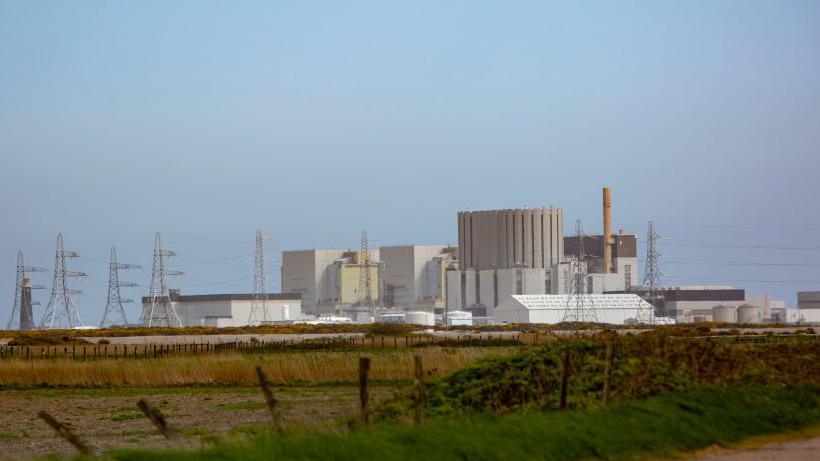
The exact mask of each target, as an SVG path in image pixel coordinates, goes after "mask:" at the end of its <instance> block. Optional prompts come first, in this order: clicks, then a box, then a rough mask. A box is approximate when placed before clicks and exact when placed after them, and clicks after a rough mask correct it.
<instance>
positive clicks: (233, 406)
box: [220, 401, 267, 411]
mask: <svg viewBox="0 0 820 461" xmlns="http://www.w3.org/2000/svg"><path fill="white" fill-rule="evenodd" d="M220 408H221V409H222V410H225V411H234V410H262V409H265V408H267V405H266V404H265V402H252V401H247V402H236V403H226V404H224V405H221V406H220Z"/></svg>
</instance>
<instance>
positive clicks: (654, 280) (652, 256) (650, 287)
mask: <svg viewBox="0 0 820 461" xmlns="http://www.w3.org/2000/svg"><path fill="white" fill-rule="evenodd" d="M660 238H661V236H660V235H658V233H657V232H655V223H654V222H653V221H649V230H648V231H647V232H646V264H645V265H644V276H643V284H642V285H643V286H642V289H641V291H642V292H643V293H644V299H646V301H648V302H649V303H650V304H652V306H654V311H655V312H654V313H655V315H660V316H662V317H666V316H667V315H668V313H667V312H666V302H664V299H663V296H662V295H661V290H660V288H661V275H663V274H662V273H661V270H660V264H659V262H660V258H661V255H660V254H659V253H658V248H657V242H658V239H660ZM654 317H655V316H654V315H653V317H652V319H640V318H639V320H644V321H652V320H653V319H654Z"/></svg>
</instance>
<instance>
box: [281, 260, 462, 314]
mask: <svg viewBox="0 0 820 461" xmlns="http://www.w3.org/2000/svg"><path fill="white" fill-rule="evenodd" d="M369 251H370V257H369V258H368V263H367V266H368V267H367V270H368V271H369V272H370V289H371V293H370V299H371V300H372V303H373V305H374V307H378V308H397V309H404V310H423V311H430V312H433V310H435V309H442V308H443V307H444V294H445V289H444V288H445V283H446V281H445V273H446V271H447V270H448V269H452V268H455V267H458V261H457V260H456V256H455V254H456V248H455V247H453V246H448V245H400V246H382V247H380V248H378V249H373V250H369ZM360 253H361V251H357V250H340V249H315V250H295V251H283V252H282V290H283V292H285V293H298V294H300V295H301V297H302V308H303V309H304V310H305V312H306V313H310V314H313V315H320V316H325V315H331V314H334V315H346V314H351V313H352V315H355V313H354V312H353V311H354V310H355V309H354V308H355V307H356V306H358V304H359V303H360V301H361V300H362V298H363V296H362V294H361V293H360V292H359V290H360V285H361V284H360V281H361V275H362V274H361V271H362V270H364V269H363V265H362V264H361V261H362V260H363V258H360Z"/></svg>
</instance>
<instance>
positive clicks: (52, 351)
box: [0, 333, 547, 361]
mask: <svg viewBox="0 0 820 461" xmlns="http://www.w3.org/2000/svg"><path fill="white" fill-rule="evenodd" d="M546 339H547V337H546V336H544V335H540V336H539V335H538V334H507V335H499V334H491V333H488V334H482V335H456V336H370V337H364V336H350V337H325V338H294V339H287V340H280V341H275V340H274V341H259V340H249V341H229V342H220V343H199V342H192V343H178V344H106V345H95V344H73V345H61V346H0V359H2V358H22V359H29V360H36V359H57V358H60V359H73V360H77V361H88V360H98V359H148V358H162V357H168V356H179V355H194V354H213V353H227V352H233V353H249V354H253V353H276V352H297V351H318V350H326V351H344V350H367V349H396V350H398V349H412V348H419V347H431V346H438V347H492V346H517V345H524V344H537V343H541V342H543V341H544V340H546Z"/></svg>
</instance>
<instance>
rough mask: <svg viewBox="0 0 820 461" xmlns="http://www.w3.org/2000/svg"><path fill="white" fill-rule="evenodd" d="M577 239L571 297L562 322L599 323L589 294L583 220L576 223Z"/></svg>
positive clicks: (572, 264) (572, 263)
mask: <svg viewBox="0 0 820 461" xmlns="http://www.w3.org/2000/svg"><path fill="white" fill-rule="evenodd" d="M575 238H576V239H577V241H578V248H577V250H578V251H577V252H576V254H575V260H574V261H572V262H571V263H570V264H571V267H572V280H571V282H570V290H569V296H567V307H566V309H564V317H563V319H562V320H561V321H562V322H597V321H598V315H597V313H596V312H595V305H594V303H593V301H592V297H591V296H589V294H588V293H587V283H586V280H587V271H586V263H585V262H584V258H585V257H586V253H585V252H584V231H583V227H582V225H581V220H580V219H579V220H576V221H575Z"/></svg>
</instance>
